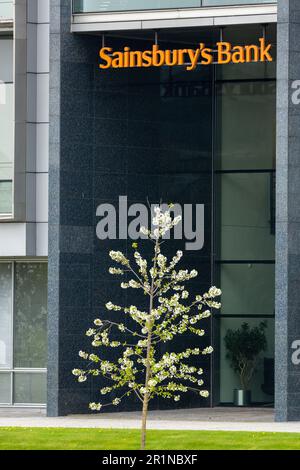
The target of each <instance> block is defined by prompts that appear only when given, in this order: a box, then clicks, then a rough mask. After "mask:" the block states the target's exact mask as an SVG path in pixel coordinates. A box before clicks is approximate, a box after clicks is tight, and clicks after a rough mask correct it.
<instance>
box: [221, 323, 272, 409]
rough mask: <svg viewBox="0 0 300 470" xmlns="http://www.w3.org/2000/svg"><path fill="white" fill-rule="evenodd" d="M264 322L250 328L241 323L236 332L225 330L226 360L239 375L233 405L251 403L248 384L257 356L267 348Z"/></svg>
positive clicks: (265, 324)
mask: <svg viewBox="0 0 300 470" xmlns="http://www.w3.org/2000/svg"><path fill="white" fill-rule="evenodd" d="M266 327H267V323H266V322H261V323H260V324H259V325H258V326H255V327H253V328H250V326H249V324H248V323H243V324H242V325H241V327H240V328H238V329H237V330H231V329H229V330H227V333H226V335H225V338H224V341H225V346H226V349H227V355H226V357H227V359H229V361H230V366H231V367H232V369H233V370H234V372H235V373H236V374H238V375H239V378H240V383H241V389H235V390H234V404H235V405H236V406H248V405H249V404H250V402H251V391H250V382H251V380H252V377H253V374H254V373H255V366H256V362H257V358H258V355H259V354H260V353H261V352H262V351H265V350H266V348H267V339H266V335H265V329H266Z"/></svg>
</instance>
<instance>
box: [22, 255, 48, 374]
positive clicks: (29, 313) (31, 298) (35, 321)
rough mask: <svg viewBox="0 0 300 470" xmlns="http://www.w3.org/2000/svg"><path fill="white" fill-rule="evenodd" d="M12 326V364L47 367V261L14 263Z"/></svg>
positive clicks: (24, 366)
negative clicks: (13, 311) (13, 312)
mask: <svg viewBox="0 0 300 470" xmlns="http://www.w3.org/2000/svg"><path fill="white" fill-rule="evenodd" d="M14 329H15V331H14V366H15V367H23V368H40V367H46V364H47V358H46V356H47V348H46V344H47V339H46V338H47V264H46V263H16V268H15V315H14Z"/></svg>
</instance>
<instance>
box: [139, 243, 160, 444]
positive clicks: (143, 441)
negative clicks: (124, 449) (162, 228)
mask: <svg viewBox="0 0 300 470" xmlns="http://www.w3.org/2000/svg"><path fill="white" fill-rule="evenodd" d="M157 247H158V240H157V241H156V243H155V253H154V266H153V267H154V270H155V269H156V263H157ZM153 299H154V277H153V279H152V283H151V290H150V304H149V316H150V315H151V312H152V310H153ZM147 326H148V341H147V356H146V377H145V388H146V393H145V395H144V400H143V414H142V429H141V450H145V447H146V431H147V416H148V405H149V392H148V383H149V380H150V378H151V362H150V356H151V340H152V328H153V322H152V320H151V318H150V321H149V323H148V325H147Z"/></svg>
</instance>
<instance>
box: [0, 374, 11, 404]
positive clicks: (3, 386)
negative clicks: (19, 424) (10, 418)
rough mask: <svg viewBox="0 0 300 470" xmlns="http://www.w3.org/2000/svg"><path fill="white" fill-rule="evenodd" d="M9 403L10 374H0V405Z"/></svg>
mask: <svg viewBox="0 0 300 470" xmlns="http://www.w3.org/2000/svg"><path fill="white" fill-rule="evenodd" d="M10 403H11V374H9V373H6V372H5V373H2V372H0V404H1V405H9V404H10Z"/></svg>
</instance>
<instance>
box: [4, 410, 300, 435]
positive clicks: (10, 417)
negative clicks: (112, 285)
mask: <svg viewBox="0 0 300 470" xmlns="http://www.w3.org/2000/svg"><path fill="white" fill-rule="evenodd" d="M140 419H141V414H140V413H138V412H127V413H101V414H96V415H70V416H65V417H60V418H47V417H46V416H45V410H33V409H13V410H12V409H0V426H20V427H66V428H118V429H124V428H127V429H136V428H139V427H140ZM148 428H149V429H171V430H176V429H178V430H205V431H251V432H255V431H262V432H299V433H300V422H292V423H274V412H273V410H272V409H271V408H213V409H203V408H202V409H189V410H176V411H175V410H167V411H166V410H164V411H151V412H150V413H149V420H148Z"/></svg>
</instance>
